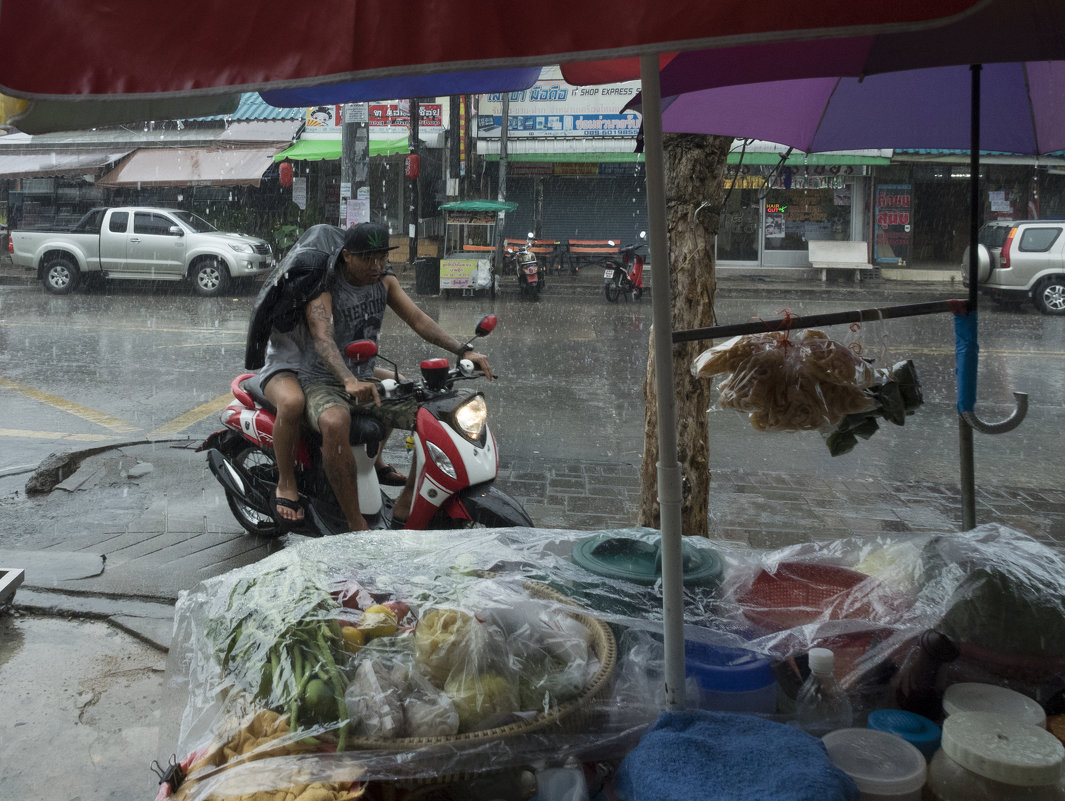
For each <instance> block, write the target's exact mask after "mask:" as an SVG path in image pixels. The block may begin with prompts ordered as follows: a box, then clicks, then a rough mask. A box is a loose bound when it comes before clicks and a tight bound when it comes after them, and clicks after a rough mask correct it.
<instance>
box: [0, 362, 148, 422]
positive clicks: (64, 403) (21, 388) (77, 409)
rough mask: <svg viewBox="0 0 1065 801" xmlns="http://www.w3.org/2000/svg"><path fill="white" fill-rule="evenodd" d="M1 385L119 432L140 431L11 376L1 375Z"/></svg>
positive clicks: (114, 418) (109, 416)
mask: <svg viewBox="0 0 1065 801" xmlns="http://www.w3.org/2000/svg"><path fill="white" fill-rule="evenodd" d="M0 387H4V388H5V389H13V390H15V392H19V393H21V394H23V395H25V396H26V397H27V398H32V399H33V400H35V401H39V402H40V403H45V404H47V405H49V406H52V407H53V408H56V409H59V410H60V411H63V412H67V413H68V414H72V415H74V416H76V417H80V418H81V419H83V420H88V421H89V422H90V423H95V424H96V425H99V426H103V427H104V428H109V429H111V430H112V431H115V432H117V433H119V434H127V433H129V432H130V431H139V430H140V429H139V428H138V427H137V426H134V425H130V424H129V423H127V422H126V421H125V420H119V419H118V418H117V417H112V416H111V415H109V414H105V413H104V412H98V411H96V410H95V409H90V408H89V407H88V406H82V405H81V404H79V403H74V402H73V401H68V400H67V399H66V398H61V397H59V396H58V395H50V394H49V393H47V392H41V391H40V390H39V389H34V388H33V387H30V386H27V385H25V384H20V383H19V382H18V381H12V380H11V379H9V378H4V377H3V376H0Z"/></svg>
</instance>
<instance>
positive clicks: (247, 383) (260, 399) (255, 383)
mask: <svg viewBox="0 0 1065 801" xmlns="http://www.w3.org/2000/svg"><path fill="white" fill-rule="evenodd" d="M240 385H241V386H242V387H243V388H244V389H245V390H246V391H247V393H248V394H249V395H251V396H252V397H253V398H254V399H255V402H256V403H258V404H259V405H260V406H262V407H263V408H264V409H266V410H267V411H269V412H272V413H273V414H277V409H276V408H274V404H272V403H270V401H268V400H267V399H266V395H264V394H263V386H262V383H261V382H260V381H259V376H257V375H253V376H252V377H251V378H245V379H244V380H243V381H241V382H240Z"/></svg>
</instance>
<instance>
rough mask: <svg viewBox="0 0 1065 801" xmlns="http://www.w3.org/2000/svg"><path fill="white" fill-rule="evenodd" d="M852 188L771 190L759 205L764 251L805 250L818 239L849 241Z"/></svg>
mask: <svg viewBox="0 0 1065 801" xmlns="http://www.w3.org/2000/svg"><path fill="white" fill-rule="evenodd" d="M851 191H852V190H851V185H850V184H843V185H841V186H839V187H836V188H833V187H831V186H825V187H820V188H795V187H794V186H793V187H792V188H791V189H770V190H769V191H768V192H766V193H765V199H764V200H763V201H762V204H763V207H764V211H765V219H764V223H763V232H762V233H763V247H764V248H765V249H766V250H806V243H807V242H809V241H810V240H818V239H839V240H845V239H849V238H850V226H851Z"/></svg>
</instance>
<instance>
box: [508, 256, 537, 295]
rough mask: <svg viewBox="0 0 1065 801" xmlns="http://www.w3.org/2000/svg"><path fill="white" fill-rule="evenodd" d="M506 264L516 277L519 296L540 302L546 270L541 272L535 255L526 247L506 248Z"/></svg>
mask: <svg viewBox="0 0 1065 801" xmlns="http://www.w3.org/2000/svg"><path fill="white" fill-rule="evenodd" d="M506 263H507V269H508V270H509V271H510V272H512V273H514V274H515V275H516V276H517V277H518V292H519V294H520V295H521V296H522V297H528V298H531V299H533V300H540V293H541V292H542V291H543V288H544V280H543V279H544V277H545V274H546V270H541V268H540V262H539V260H538V259H537V258H536V254H535V253H533V252H531V251H530V250H529V249H528V245H526V246H525V247H520V248H517V249H515V248H507V253H506ZM542 273H543V274H542Z"/></svg>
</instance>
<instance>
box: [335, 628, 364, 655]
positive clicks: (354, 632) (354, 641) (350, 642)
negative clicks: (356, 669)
mask: <svg viewBox="0 0 1065 801" xmlns="http://www.w3.org/2000/svg"><path fill="white" fill-rule="evenodd" d="M340 636H341V637H343V638H344V643H345V650H347V652H348V653H349V654H353V653H355V652H356V651H358V650H359V649H360V648H362V646H364V645H366V633H365V632H364V631H363V630H362V629H360V628H357V627H356V626H341V627H340Z"/></svg>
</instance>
